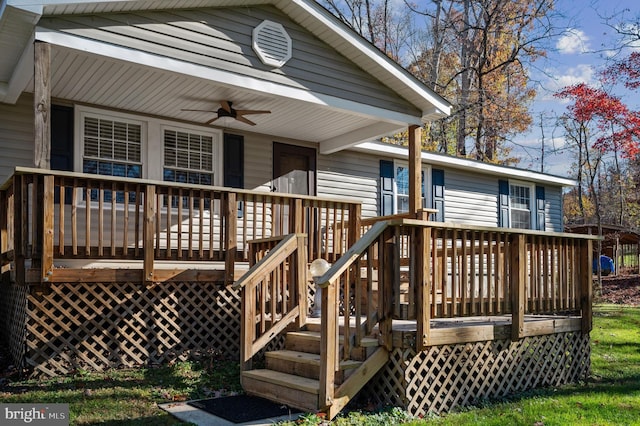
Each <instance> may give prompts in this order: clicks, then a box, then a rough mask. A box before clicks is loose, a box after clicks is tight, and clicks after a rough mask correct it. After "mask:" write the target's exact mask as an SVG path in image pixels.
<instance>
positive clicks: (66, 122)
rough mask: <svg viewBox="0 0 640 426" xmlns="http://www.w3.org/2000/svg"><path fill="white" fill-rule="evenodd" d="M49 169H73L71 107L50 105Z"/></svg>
mask: <svg viewBox="0 0 640 426" xmlns="http://www.w3.org/2000/svg"><path fill="white" fill-rule="evenodd" d="M51 169H52V170H64V171H67V172H71V171H73V107H68V106H62V105H53V106H52V107H51Z"/></svg>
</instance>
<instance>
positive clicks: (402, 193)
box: [395, 164, 427, 213]
mask: <svg viewBox="0 0 640 426" xmlns="http://www.w3.org/2000/svg"><path fill="white" fill-rule="evenodd" d="M424 176H425V173H424V170H423V171H422V207H425V208H426V207H427V205H426V200H427V196H426V187H425V184H424ZM395 179H396V211H395V212H396V213H406V212H408V211H409V166H408V165H403V164H396V167H395Z"/></svg>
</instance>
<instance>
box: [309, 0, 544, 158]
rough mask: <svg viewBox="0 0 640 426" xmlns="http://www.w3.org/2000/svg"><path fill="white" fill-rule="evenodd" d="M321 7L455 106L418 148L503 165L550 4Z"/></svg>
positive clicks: (345, 2)
mask: <svg viewBox="0 0 640 426" xmlns="http://www.w3.org/2000/svg"><path fill="white" fill-rule="evenodd" d="M321 4H323V5H325V6H326V7H327V8H328V10H329V11H330V12H332V13H333V14H335V15H336V16H337V17H338V18H339V19H341V20H342V21H343V22H345V23H346V24H348V25H349V26H351V27H352V28H353V29H354V30H355V31H357V32H358V33H359V34H360V35H362V36H363V37H365V38H366V39H368V40H369V41H370V42H372V43H373V44H374V45H375V46H377V47H378V48H379V49H380V50H382V51H383V52H384V53H386V54H387V55H388V56H390V57H391V58H393V59H395V60H396V61H398V62H399V63H400V64H401V65H402V66H405V67H407V69H408V70H409V71H410V72H411V73H413V74H414V75H415V76H416V77H417V78H418V79H420V80H422V81H423V82H424V83H425V84H426V85H428V86H429V87H430V88H432V89H433V90H434V91H436V92H437V93H438V94H440V95H441V96H443V97H445V98H446V99H448V100H449V101H450V102H451V103H452V104H453V106H454V108H453V113H452V115H451V116H450V117H446V118H443V119H441V120H439V121H438V122H435V123H431V124H430V125H429V126H428V127H427V129H426V132H424V133H425V134H426V135H427V139H426V140H425V143H424V144H423V147H425V148H432V149H437V150H438V151H441V152H447V153H456V154H458V155H460V156H469V155H472V156H474V157H475V158H477V159H480V160H483V161H490V162H496V163H500V162H502V163H505V162H507V161H509V159H507V158H506V157H507V156H508V154H509V147H508V146H507V142H508V141H509V139H510V138H511V137H512V136H513V135H515V134H517V133H520V132H522V131H524V130H526V129H527V128H528V127H529V126H530V125H531V123H532V118H531V115H530V113H529V105H530V103H531V101H532V100H533V98H534V96H535V91H534V90H532V89H531V88H530V87H529V84H528V83H529V74H528V71H527V65H529V64H531V63H532V62H533V61H534V60H535V59H536V58H538V57H540V56H542V55H543V54H544V49H543V47H544V46H543V44H544V41H545V40H548V39H549V38H550V37H551V35H552V33H553V26H552V25H551V13H550V12H551V11H552V7H553V0H430V1H428V2H421V3H420V6H418V5H417V4H414V3H412V2H409V1H405V2H404V3H399V2H398V1H397V0H396V1H391V0H323V1H321ZM392 6H393V8H392ZM512 160H513V159H511V161H512Z"/></svg>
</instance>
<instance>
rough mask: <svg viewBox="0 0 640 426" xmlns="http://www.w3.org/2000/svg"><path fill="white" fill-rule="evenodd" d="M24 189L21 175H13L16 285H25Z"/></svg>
mask: <svg viewBox="0 0 640 426" xmlns="http://www.w3.org/2000/svg"><path fill="white" fill-rule="evenodd" d="M26 187H27V185H26V182H25V177H24V176H23V175H15V176H14V177H13V247H14V259H15V266H16V283H17V284H24V283H25V256H26V247H25V245H26V238H27V235H28V232H27V230H28V228H27V226H28V225H29V209H28V204H27V203H26V201H27V200H26V198H27V194H26V192H27V188H26Z"/></svg>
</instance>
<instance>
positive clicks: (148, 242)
mask: <svg viewBox="0 0 640 426" xmlns="http://www.w3.org/2000/svg"><path fill="white" fill-rule="evenodd" d="M155 230H156V187H155V185H147V186H146V187H145V193H144V228H143V239H144V244H143V247H142V250H143V253H144V266H143V268H144V280H145V281H146V282H151V281H153V279H154V276H153V269H154V255H155V250H154V236H155Z"/></svg>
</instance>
